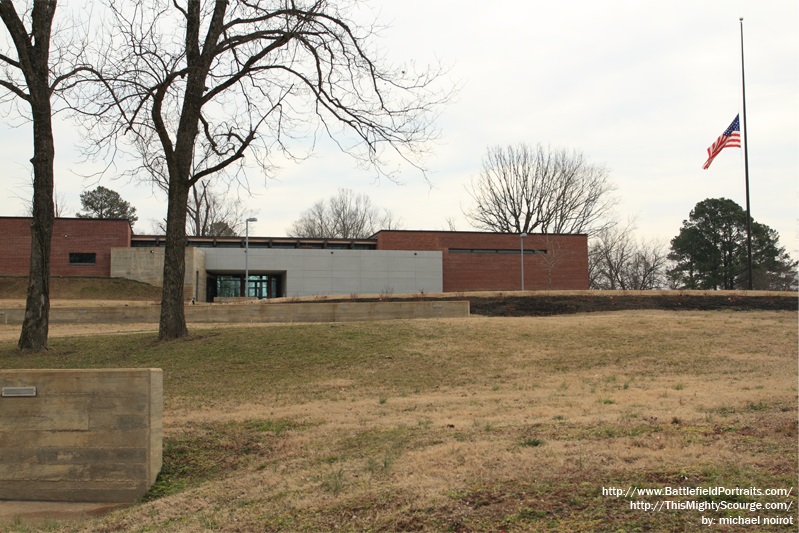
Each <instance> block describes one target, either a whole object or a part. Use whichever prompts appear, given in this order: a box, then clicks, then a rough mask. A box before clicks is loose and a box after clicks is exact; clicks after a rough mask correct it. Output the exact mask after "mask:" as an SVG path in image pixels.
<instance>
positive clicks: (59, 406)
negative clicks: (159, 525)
mask: <svg viewBox="0 0 799 533" xmlns="http://www.w3.org/2000/svg"><path fill="white" fill-rule="evenodd" d="M0 386H2V387H3V393H2V396H0V499H5V500H40V501H72V502H115V503H122V502H133V501H135V500H136V499H138V498H140V497H141V496H142V495H144V494H145V493H146V492H147V490H148V489H149V488H150V486H151V485H152V484H153V482H154V481H155V478H156V476H157V475H158V472H159V471H160V470H161V457H162V456H161V453H162V438H163V430H162V426H161V417H162V412H163V374H162V372H161V369H154V368H150V369H89V370H0ZM34 387H35V396H12V395H13V394H20V393H25V392H27V393H28V394H30V393H31V392H33V388H34Z"/></svg>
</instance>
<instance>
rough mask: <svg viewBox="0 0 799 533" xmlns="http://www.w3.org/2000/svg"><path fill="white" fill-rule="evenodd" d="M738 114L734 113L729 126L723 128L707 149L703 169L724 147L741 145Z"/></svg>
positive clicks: (738, 146)
mask: <svg viewBox="0 0 799 533" xmlns="http://www.w3.org/2000/svg"><path fill="white" fill-rule="evenodd" d="M739 116H740V115H735V120H733V121H732V124H730V127H729V128H727V129H726V130H724V133H722V134H721V135H720V136H719V138H718V139H716V142H714V143H713V144H712V145H711V146H710V148H708V149H707V161H705V166H703V167H702V168H704V169H705V170H707V169H708V168H709V167H710V163H712V162H713V160H714V159H715V158H716V156H717V155H719V152H721V151H722V150H723V149H724V148H730V147H732V148H740V147H741V123H740V122H739V121H738V117H739Z"/></svg>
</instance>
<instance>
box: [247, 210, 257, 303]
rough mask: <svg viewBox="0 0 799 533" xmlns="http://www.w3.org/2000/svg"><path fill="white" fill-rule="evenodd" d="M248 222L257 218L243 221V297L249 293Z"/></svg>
mask: <svg viewBox="0 0 799 533" xmlns="http://www.w3.org/2000/svg"><path fill="white" fill-rule="evenodd" d="M250 222H258V219H257V218H248V219H247V220H245V221H244V298H247V297H248V296H249V295H250V261H249V260H250Z"/></svg>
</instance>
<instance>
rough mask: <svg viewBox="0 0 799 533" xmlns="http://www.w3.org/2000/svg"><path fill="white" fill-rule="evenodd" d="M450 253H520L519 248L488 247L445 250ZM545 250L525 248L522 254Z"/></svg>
mask: <svg viewBox="0 0 799 533" xmlns="http://www.w3.org/2000/svg"><path fill="white" fill-rule="evenodd" d="M447 251H448V252H449V253H451V254H516V255H519V254H521V250H520V249H519V248H516V249H515V250H507V249H505V250H496V249H489V248H449V249H448V250H447ZM545 253H547V251H546V250H525V251H524V255H534V254H545Z"/></svg>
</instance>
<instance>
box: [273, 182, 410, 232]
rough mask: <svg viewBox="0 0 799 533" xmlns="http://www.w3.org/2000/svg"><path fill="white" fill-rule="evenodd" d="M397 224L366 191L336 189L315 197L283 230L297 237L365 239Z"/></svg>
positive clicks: (399, 221) (395, 227) (389, 212)
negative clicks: (330, 194) (326, 195)
mask: <svg viewBox="0 0 799 533" xmlns="http://www.w3.org/2000/svg"><path fill="white" fill-rule="evenodd" d="M401 226H402V220H401V219H398V218H396V217H395V216H394V215H393V214H392V213H391V211H389V210H387V209H383V210H381V209H379V208H378V207H376V206H375V205H373V204H372V200H371V199H370V198H369V197H368V196H367V195H365V194H355V193H354V192H353V191H352V190H350V189H339V190H338V193H337V194H336V195H335V196H333V197H331V198H329V199H328V200H327V201H325V200H319V201H318V202H316V203H315V204H314V205H312V206H311V207H310V208H309V209H308V210H307V211H305V212H303V213H302V215H300V218H299V219H297V220H295V221H294V222H293V223H292V225H291V227H290V228H289V229H288V231H287V232H286V233H287V234H288V236H289V237H298V238H312V239H365V238H367V237H370V236H371V235H374V234H375V233H376V232H377V231H378V230H381V229H385V230H390V229H400V228H401Z"/></svg>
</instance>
